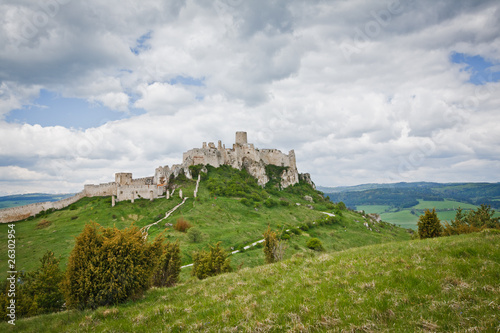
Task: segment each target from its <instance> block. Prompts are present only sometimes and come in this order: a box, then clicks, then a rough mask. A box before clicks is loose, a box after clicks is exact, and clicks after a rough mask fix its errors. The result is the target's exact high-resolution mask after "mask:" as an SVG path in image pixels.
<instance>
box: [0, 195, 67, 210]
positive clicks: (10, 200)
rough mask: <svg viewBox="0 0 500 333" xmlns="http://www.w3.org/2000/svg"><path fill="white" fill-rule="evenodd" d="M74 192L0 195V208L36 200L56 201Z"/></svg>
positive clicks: (35, 201)
mask: <svg viewBox="0 0 500 333" xmlns="http://www.w3.org/2000/svg"><path fill="white" fill-rule="evenodd" d="M73 195H74V193H63V194H50V193H28V194H13V195H6V196H2V197H0V209H2V208H10V207H17V206H23V205H29V204H32V203H37V202H46V201H51V202H52V201H58V200H62V199H66V198H69V197H71V196H73Z"/></svg>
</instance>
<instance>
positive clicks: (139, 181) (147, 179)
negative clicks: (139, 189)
mask: <svg viewBox="0 0 500 333" xmlns="http://www.w3.org/2000/svg"><path fill="white" fill-rule="evenodd" d="M153 181H154V177H144V178H137V179H132V182H131V183H130V184H127V185H153Z"/></svg>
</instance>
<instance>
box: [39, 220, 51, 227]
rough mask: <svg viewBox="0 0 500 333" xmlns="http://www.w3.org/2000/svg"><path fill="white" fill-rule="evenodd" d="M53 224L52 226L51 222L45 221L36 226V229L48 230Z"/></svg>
mask: <svg viewBox="0 0 500 333" xmlns="http://www.w3.org/2000/svg"><path fill="white" fill-rule="evenodd" d="M51 224H52V222H51V221H49V220H45V219H43V220H41V221H40V222H38V223H37V224H36V228H37V229H44V228H47V227H48V226H50V225H51Z"/></svg>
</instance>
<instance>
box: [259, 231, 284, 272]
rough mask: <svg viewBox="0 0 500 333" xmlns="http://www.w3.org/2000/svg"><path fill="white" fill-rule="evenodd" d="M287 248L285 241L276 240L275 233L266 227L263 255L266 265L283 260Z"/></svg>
mask: <svg viewBox="0 0 500 333" xmlns="http://www.w3.org/2000/svg"><path fill="white" fill-rule="evenodd" d="M286 249H287V246H286V244H285V241H284V240H282V239H278V237H277V236H276V233H275V232H274V231H272V230H271V227H270V226H268V227H267V230H266V232H265V233H264V254H265V257H266V264H272V263H273V262H278V261H281V260H283V258H284V256H285V250H286Z"/></svg>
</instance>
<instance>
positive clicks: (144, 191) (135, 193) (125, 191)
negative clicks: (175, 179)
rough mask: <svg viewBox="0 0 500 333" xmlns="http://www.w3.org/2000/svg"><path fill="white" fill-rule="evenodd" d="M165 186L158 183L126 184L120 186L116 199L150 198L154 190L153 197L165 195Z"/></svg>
mask: <svg viewBox="0 0 500 333" xmlns="http://www.w3.org/2000/svg"><path fill="white" fill-rule="evenodd" d="M164 191H165V187H163V186H157V185H124V186H118V188H117V196H116V199H117V200H118V201H123V200H132V198H134V199H139V198H144V199H150V198H151V192H153V199H156V198H158V197H159V196H161V195H163V192H164Z"/></svg>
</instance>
